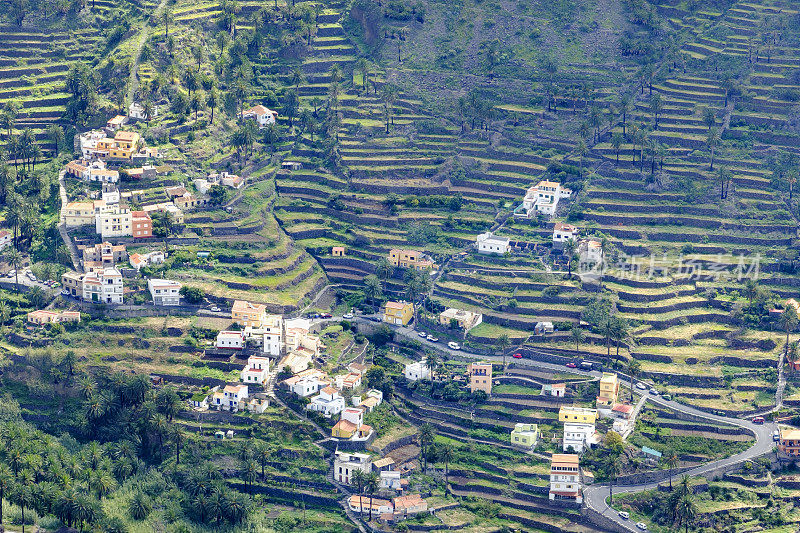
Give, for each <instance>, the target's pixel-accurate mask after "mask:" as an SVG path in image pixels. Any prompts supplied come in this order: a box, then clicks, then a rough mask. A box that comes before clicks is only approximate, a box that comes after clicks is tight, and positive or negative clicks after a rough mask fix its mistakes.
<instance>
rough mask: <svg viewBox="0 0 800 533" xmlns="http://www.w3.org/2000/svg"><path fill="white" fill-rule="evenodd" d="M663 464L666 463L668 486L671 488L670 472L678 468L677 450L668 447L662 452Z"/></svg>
mask: <svg viewBox="0 0 800 533" xmlns="http://www.w3.org/2000/svg"><path fill="white" fill-rule="evenodd" d="M664 464H666V465H667V467H668V468H669V488H670V490H672V473H673V472H674V471H675V469H676V468H678V465H679V464H680V459H679V458H678V452H676V451H675V450H674V449H672V448H669V449H667V451H666V452H665V453H664Z"/></svg>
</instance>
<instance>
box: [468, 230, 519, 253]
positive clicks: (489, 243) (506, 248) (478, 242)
mask: <svg viewBox="0 0 800 533" xmlns="http://www.w3.org/2000/svg"><path fill="white" fill-rule="evenodd" d="M475 246H476V247H477V248H478V253H481V254H494V255H505V254H507V253H509V252H510V251H511V240H510V239H509V238H508V237H497V236H495V235H494V234H493V233H492V232H491V231H487V232H486V233H481V234H480V235H478V236H477V237H476V238H475Z"/></svg>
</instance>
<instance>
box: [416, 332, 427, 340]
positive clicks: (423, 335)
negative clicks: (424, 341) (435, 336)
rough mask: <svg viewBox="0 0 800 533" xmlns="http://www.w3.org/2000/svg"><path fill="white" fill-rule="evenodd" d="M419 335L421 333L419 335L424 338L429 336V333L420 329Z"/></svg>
mask: <svg viewBox="0 0 800 533" xmlns="http://www.w3.org/2000/svg"><path fill="white" fill-rule="evenodd" d="M417 335H419V336H420V337H422V338H425V337H427V336H428V334H427V333H425V332H424V331H420V332H419V333H417Z"/></svg>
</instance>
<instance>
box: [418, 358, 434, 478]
mask: <svg viewBox="0 0 800 533" xmlns="http://www.w3.org/2000/svg"><path fill="white" fill-rule="evenodd" d="M428 368H430V367H428ZM434 435H435V432H434V429H433V426H432V425H430V424H429V423H427V422H426V423H424V424H422V426H420V428H419V445H420V448H421V451H422V461H423V468H422V469H423V470H424V471H425V472H427V471H428V454H427V451H428V446H430V445H431V444H433V437H434Z"/></svg>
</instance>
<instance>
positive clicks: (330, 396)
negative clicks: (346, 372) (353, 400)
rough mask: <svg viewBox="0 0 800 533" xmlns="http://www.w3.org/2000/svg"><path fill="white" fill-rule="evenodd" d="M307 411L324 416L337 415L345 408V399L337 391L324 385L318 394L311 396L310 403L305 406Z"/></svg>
mask: <svg viewBox="0 0 800 533" xmlns="http://www.w3.org/2000/svg"><path fill="white" fill-rule="evenodd" d="M306 409H308V410H309V411H315V412H317V413H321V414H322V416H324V417H325V418H331V417H332V416H335V415H338V414H339V413H341V412H342V411H344V409H345V401H344V398H342V395H341V394H339V391H338V390H336V389H334V388H333V387H325V388H324V389H322V390H320V391H319V394H318V395H316V396H314V397H313V398H311V403H309V404H308V405H307V406H306Z"/></svg>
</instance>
